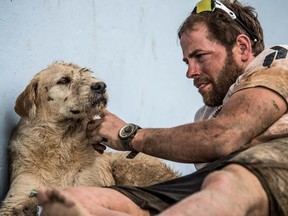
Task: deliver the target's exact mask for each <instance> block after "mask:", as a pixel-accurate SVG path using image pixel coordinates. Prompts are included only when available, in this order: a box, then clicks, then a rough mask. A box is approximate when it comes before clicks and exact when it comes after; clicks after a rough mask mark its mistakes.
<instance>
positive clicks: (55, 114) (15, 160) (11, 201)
mask: <svg viewBox="0 0 288 216" xmlns="http://www.w3.org/2000/svg"><path fill="white" fill-rule="evenodd" d="M103 85H104V87H105V84H104V83H103V82H102V81H101V80H99V79H97V78H94V77H93V76H92V72H91V71H90V70H89V69H87V68H81V67H79V66H77V65H74V64H66V63H63V62H55V63H53V64H52V65H50V66H49V67H48V68H46V69H44V70H43V71H41V72H39V73H38V74H36V75H35V77H34V78H33V79H32V80H31V82H30V83H29V85H28V86H27V87H26V89H25V90H24V91H23V92H22V93H21V94H20V95H19V96H18V98H17V101H16V105H15V111H16V112H17V114H18V115H20V116H21V120H20V122H19V124H18V126H17V128H16V130H15V133H14V136H13V137H12V140H11V143H10V146H9V150H10V157H11V186H10V190H9V192H8V194H7V196H6V199H5V201H4V202H3V205H2V208H1V211H0V215H1V216H4V215H25V216H27V215H35V212H36V199H35V198H29V194H30V193H31V191H32V189H36V190H37V189H38V188H40V187H41V186H45V187H56V188H66V187H71V186H80V185H82V186H109V185H113V184H121V185H134V186H145V185H149V184H154V183H158V182H161V181H165V180H168V179H172V178H175V177H176V176H177V173H175V172H174V171H173V170H172V169H171V168H169V167H168V166H167V165H166V164H165V163H163V162H162V161H161V160H159V159H156V158H154V157H150V156H147V155H144V154H139V155H137V156H136V158H134V159H133V160H130V159H126V153H104V154H102V155H101V154H99V153H97V152H96V151H94V150H93V148H92V146H91V145H89V142H88V140H87V138H86V134H85V131H86V125H87V122H88V121H89V120H90V119H93V118H94V117H95V116H97V115H99V114H100V113H101V110H103V109H104V108H105V107H106V103H107V93H106V91H105V88H104V87H103Z"/></svg>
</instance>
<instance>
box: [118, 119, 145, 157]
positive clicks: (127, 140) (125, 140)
mask: <svg viewBox="0 0 288 216" xmlns="http://www.w3.org/2000/svg"><path fill="white" fill-rule="evenodd" d="M139 129H141V127H139V126H138V125H135V124H132V123H130V124H127V125H125V126H123V127H122V128H121V129H120V130H119V133H118V136H119V138H120V140H121V144H122V146H123V148H124V149H125V150H126V151H131V152H130V153H129V154H128V155H127V158H129V159H133V158H134V157H135V156H136V155H137V154H138V153H139V152H138V151H136V150H135V149H134V148H133V146H132V145H131V140H132V139H133V138H134V136H135V135H136V133H137V131H138V130H139Z"/></svg>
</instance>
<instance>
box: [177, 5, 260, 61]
mask: <svg viewBox="0 0 288 216" xmlns="http://www.w3.org/2000/svg"><path fill="white" fill-rule="evenodd" d="M221 2H222V3H223V4H224V5H225V6H226V7H227V8H229V9H230V10H232V11H233V12H234V13H235V15H236V16H237V17H238V18H239V19H240V20H241V21H242V22H243V23H244V25H246V27H247V28H248V29H249V30H250V31H251V33H252V34H253V36H254V37H255V38H257V41H256V42H254V41H253V38H251V36H250V35H249V34H248V33H247V32H246V30H245V29H244V28H242V27H241V25H239V24H238V23H237V22H236V21H235V20H233V19H232V18H231V17H230V16H229V15H228V14H227V13H226V12H225V11H223V10H221V9H219V8H215V10H214V11H204V12H201V13H196V10H195V9H194V10H193V11H192V13H191V14H190V15H189V16H188V17H187V18H186V20H185V21H184V22H183V24H182V25H181V26H180V28H179V30H178V37H179V39H181V37H182V35H183V34H184V33H187V31H189V30H192V29H193V27H194V26H195V25H196V24H199V23H205V24H206V25H207V27H208V31H209V34H210V35H209V37H210V39H212V40H216V41H217V42H219V43H220V44H221V45H223V46H225V47H226V49H227V50H231V49H232V47H233V46H234V45H235V42H236V38H237V36H238V35H239V34H245V35H247V36H248V37H249V38H250V41H251V45H252V50H253V54H254V56H257V55H258V54H259V53H260V52H262V51H263V49H264V40H263V30H262V27H261V24H260V22H259V20H258V18H257V16H258V15H257V13H256V11H255V9H254V8H253V7H251V6H244V5H242V4H241V3H240V2H238V1H237V0H234V1H233V2H230V0H222V1H221Z"/></svg>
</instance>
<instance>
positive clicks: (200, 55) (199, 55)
mask: <svg viewBox="0 0 288 216" xmlns="http://www.w3.org/2000/svg"><path fill="white" fill-rule="evenodd" d="M202 56H204V53H199V54H196V55H195V58H197V59H199V58H201V57H202Z"/></svg>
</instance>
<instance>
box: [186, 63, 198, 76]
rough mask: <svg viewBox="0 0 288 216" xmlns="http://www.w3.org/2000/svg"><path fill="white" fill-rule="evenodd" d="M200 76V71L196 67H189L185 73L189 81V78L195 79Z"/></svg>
mask: <svg viewBox="0 0 288 216" xmlns="http://www.w3.org/2000/svg"><path fill="white" fill-rule="evenodd" d="M199 75H200V70H199V68H198V67H197V66H196V65H191V66H190V65H189V66H188V69H187V72H186V77H187V78H189V79H191V78H197V77H199Z"/></svg>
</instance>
